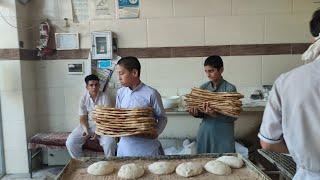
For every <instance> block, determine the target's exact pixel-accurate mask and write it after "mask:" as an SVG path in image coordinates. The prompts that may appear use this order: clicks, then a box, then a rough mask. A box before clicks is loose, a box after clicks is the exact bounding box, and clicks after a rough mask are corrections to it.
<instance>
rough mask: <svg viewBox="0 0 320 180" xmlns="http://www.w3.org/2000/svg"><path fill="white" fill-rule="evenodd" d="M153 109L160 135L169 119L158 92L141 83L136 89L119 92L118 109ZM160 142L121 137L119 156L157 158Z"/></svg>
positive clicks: (122, 89) (120, 90) (123, 89)
mask: <svg viewBox="0 0 320 180" xmlns="http://www.w3.org/2000/svg"><path fill="white" fill-rule="evenodd" d="M146 107H152V108H153V113H154V118H155V120H156V121H157V133H158V135H160V134H161V133H162V131H163V130H164V128H165V127H166V124H167V117H166V114H165V111H164V108H163V104H162V101H161V96H160V94H159V93H158V91H157V90H155V89H153V88H151V87H150V86H147V85H145V84H144V83H142V82H141V83H140V84H139V85H138V86H137V87H136V88H135V89H133V90H131V89H130V88H129V87H122V88H120V89H119V90H118V92H117V99H116V108H128V109H132V108H146ZM159 149H160V142H159V141H158V139H147V138H142V137H136V136H127V137H121V138H120V141H119V143H118V150H117V156H157V155H159Z"/></svg>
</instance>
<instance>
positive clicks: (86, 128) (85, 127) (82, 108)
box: [79, 95, 89, 137]
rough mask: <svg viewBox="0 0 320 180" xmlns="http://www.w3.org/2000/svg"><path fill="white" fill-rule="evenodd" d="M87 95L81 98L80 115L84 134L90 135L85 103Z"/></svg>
mask: <svg viewBox="0 0 320 180" xmlns="http://www.w3.org/2000/svg"><path fill="white" fill-rule="evenodd" d="M85 104H86V103H85V95H84V96H83V97H82V98H81V100H80V105H79V116H80V126H81V128H82V129H83V131H84V133H83V136H86V137H89V123H88V111H87V108H86V105H85Z"/></svg>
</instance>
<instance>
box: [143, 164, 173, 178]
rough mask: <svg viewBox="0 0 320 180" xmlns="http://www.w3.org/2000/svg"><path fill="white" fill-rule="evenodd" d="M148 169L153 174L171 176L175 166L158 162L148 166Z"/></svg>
mask: <svg viewBox="0 0 320 180" xmlns="http://www.w3.org/2000/svg"><path fill="white" fill-rule="evenodd" d="M148 169H149V171H150V172H152V173H153V174H158V175H162V174H171V173H172V172H173V171H174V170H175V169H176V166H175V165H174V163H171V162H165V161H160V162H154V163H152V164H150V165H149V166H148Z"/></svg>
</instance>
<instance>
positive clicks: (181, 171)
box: [176, 162, 202, 177]
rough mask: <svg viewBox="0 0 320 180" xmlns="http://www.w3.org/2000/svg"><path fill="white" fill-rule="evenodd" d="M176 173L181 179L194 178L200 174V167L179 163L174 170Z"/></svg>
mask: <svg viewBox="0 0 320 180" xmlns="http://www.w3.org/2000/svg"><path fill="white" fill-rule="evenodd" d="M176 173H177V174H178V175H179V176H183V177H191V176H196V175H199V174H201V173H202V166H201V164H199V163H194V162H185V163H181V164H179V165H178V167H177V168H176Z"/></svg>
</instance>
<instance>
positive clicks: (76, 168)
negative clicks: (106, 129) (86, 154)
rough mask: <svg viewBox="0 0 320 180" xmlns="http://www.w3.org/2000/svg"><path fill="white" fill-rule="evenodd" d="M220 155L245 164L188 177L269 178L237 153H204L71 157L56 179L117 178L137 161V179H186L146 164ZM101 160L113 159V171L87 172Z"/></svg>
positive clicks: (179, 161) (200, 158) (196, 160)
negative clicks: (222, 173) (151, 169)
mask: <svg viewBox="0 0 320 180" xmlns="http://www.w3.org/2000/svg"><path fill="white" fill-rule="evenodd" d="M222 155H230V156H238V157H240V158H242V159H243V161H244V163H245V166H244V167H243V168H240V169H232V173H231V174H230V175H229V176H217V175H214V174H211V173H208V172H206V171H205V170H204V172H203V174H201V175H198V176H195V177H192V178H189V179H201V180H203V179H206V180H207V179H217V180H222V179H228V180H232V179H236V180H239V179H240V180H241V179H243V180H244V179H245V180H256V179H261V180H271V179H270V178H269V177H268V176H267V175H265V174H264V173H263V172H262V171H260V170H259V169H258V168H256V167H255V166H254V165H253V164H252V163H251V162H250V161H249V160H247V159H245V158H243V157H242V156H241V155H239V154H204V155H192V156H190V155H184V156H159V157H153V158H152V157H149V158H147V157H143V158H139V157H112V158H107V159H99V158H83V159H81V160H75V159H72V160H71V161H70V162H69V163H68V164H67V165H66V167H65V168H64V169H63V171H62V172H61V173H60V174H59V175H58V176H57V178H56V179H58V180H82V179H83V180H84V179H86V180H87V179H89V180H93V179H97V180H100V179H101V180H111V179H112V180H113V179H119V178H118V177H117V173H118V170H119V168H120V167H121V165H123V164H127V163H132V162H134V163H137V164H140V165H143V166H144V169H145V174H144V175H143V176H142V177H141V178H139V179H141V180H142V179H148V180H151V179H152V180H154V179H169V180H171V179H172V180H176V179H188V178H184V177H181V176H178V175H177V174H176V173H172V174H170V175H161V176H159V175H154V174H152V173H150V172H149V171H148V170H147V169H148V165H149V164H151V163H153V162H155V161H159V160H165V161H171V162H173V163H175V164H176V165H178V164H180V163H182V162H187V161H195V162H200V163H201V164H202V165H204V164H205V163H206V162H208V161H210V160H213V159H215V158H217V157H220V156H222ZM101 160H110V161H113V162H114V164H115V166H116V168H115V171H114V172H113V173H112V174H110V175H107V176H93V175H90V174H88V173H87V167H88V166H89V165H91V164H92V163H94V162H97V161H101Z"/></svg>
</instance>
